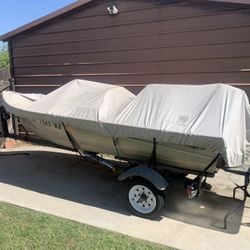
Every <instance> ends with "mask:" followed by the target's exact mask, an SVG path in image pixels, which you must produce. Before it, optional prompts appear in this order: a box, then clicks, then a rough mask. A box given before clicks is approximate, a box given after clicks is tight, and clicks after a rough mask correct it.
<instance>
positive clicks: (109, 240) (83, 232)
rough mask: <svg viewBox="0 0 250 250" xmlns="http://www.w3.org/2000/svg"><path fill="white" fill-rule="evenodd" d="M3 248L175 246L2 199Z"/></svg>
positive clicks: (0, 238) (0, 234)
mask: <svg viewBox="0 0 250 250" xmlns="http://www.w3.org/2000/svg"><path fill="white" fill-rule="evenodd" d="M0 249H4V250H8V249H95V250H96V249H110V250H111V249H141V250H142V249H143V250H146V249H172V248H168V247H165V246H162V245H158V244H154V243H151V242H147V241H143V240H139V239H136V238H132V237H129V236H125V235H122V234H119V233H115V232H112V231H108V230H104V229H99V228H96V227H92V226H88V225H85V224H81V223H77V222H73V221H70V220H66V219H62V218H58V217H56V216H52V215H47V214H44V213H40V212H35V211H32V210H29V209H25V208H21V207H17V206H13V205H10V204H6V203H3V202H0Z"/></svg>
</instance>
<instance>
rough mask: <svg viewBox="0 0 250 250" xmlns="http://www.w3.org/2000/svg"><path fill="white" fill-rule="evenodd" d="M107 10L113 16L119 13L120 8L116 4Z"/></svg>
mask: <svg viewBox="0 0 250 250" xmlns="http://www.w3.org/2000/svg"><path fill="white" fill-rule="evenodd" d="M107 10H108V13H109V15H111V16H114V15H117V14H118V13H119V10H118V8H117V7H116V6H115V5H112V6H110V7H108V8H107Z"/></svg>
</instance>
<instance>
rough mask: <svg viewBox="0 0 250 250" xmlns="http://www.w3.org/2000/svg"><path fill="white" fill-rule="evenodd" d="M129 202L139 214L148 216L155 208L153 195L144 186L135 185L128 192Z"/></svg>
mask: <svg viewBox="0 0 250 250" xmlns="http://www.w3.org/2000/svg"><path fill="white" fill-rule="evenodd" d="M128 197H129V202H130V204H131V206H132V207H133V208H134V209H135V210H136V211H137V212H139V213H141V214H149V213H151V212H153V211H154V209H155V207H156V198H155V195H154V193H153V192H152V191H151V190H150V189H149V188H148V187H146V186H143V185H135V186H133V187H132V188H131V189H130V190H129V194H128Z"/></svg>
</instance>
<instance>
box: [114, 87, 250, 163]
mask: <svg viewBox="0 0 250 250" xmlns="http://www.w3.org/2000/svg"><path fill="white" fill-rule="evenodd" d="M112 123H113V124H115V126H114V128H118V129H117V131H116V136H117V137H134V138H140V139H143V140H148V141H153V138H156V141H158V142H168V143H173V144H181V145H186V146H191V147H198V148H204V149H209V150H211V151H212V152H214V154H215V155H216V154H218V153H220V154H221V155H222V156H223V157H224V160H225V161H226V162H227V163H228V165H229V166H231V167H232V166H241V165H244V164H245V160H246V157H247V148H246V146H247V144H248V140H249V138H247V131H248V130H249V129H250V113H249V102H248V98H247V96H246V94H245V92H244V91H242V90H240V89H238V88H235V87H231V86H228V85H225V84H209V85H199V86H194V85H191V86H190V85H189V86H187V85H163V84H152V85H148V86H147V87H145V88H144V89H143V90H142V91H141V92H140V93H139V94H138V96H136V97H135V98H134V99H133V101H132V102H131V103H130V104H129V105H128V106H127V107H126V108H125V109H124V110H123V111H122V112H121V113H120V114H119V116H118V117H116V119H114V120H113V121H112ZM117 125H120V126H117ZM112 130H113V129H111V131H112ZM180 157H181V156H180Z"/></svg>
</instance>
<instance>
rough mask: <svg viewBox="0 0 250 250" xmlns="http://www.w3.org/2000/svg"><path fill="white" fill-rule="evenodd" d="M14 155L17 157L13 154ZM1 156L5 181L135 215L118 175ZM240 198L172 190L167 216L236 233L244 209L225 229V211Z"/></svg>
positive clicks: (45, 155)
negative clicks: (192, 195)
mask: <svg viewBox="0 0 250 250" xmlns="http://www.w3.org/2000/svg"><path fill="white" fill-rule="evenodd" d="M13 153H14V155H13ZM16 153H17V154H16V155H15V152H13V151H12V155H3V154H2V155H1V153H0V182H2V183H6V184H10V185H13V186H17V187H21V188H24V189H29V190H32V191H35V192H39V193H43V194H46V195H50V196H54V197H59V198H62V199H66V200H70V201H74V202H77V203H81V204H85V205H90V206H94V207H99V208H102V209H106V210H110V211H114V212H118V213H122V214H124V215H127V216H129V215H131V213H130V211H129V210H128V208H127V201H126V185H124V183H121V182H119V181H117V177H116V176H115V174H114V173H112V172H111V171H109V170H108V169H105V168H104V167H102V166H100V165H97V164H93V163H90V162H87V161H85V160H83V159H82V158H80V157H79V156H75V155H72V154H65V153H54V152H45V151H31V152H30V151H29V152H21V153H22V154H20V151H18V152H16ZM238 202H239V200H235V199H231V198H229V197H224V196H220V195H218V194H215V193H210V192H205V193H204V194H203V195H202V197H199V198H197V199H193V200H189V199H187V196H186V193H185V190H184V189H179V188H174V187H170V188H168V190H167V191H166V206H165V207H164V208H163V211H162V213H161V217H159V218H158V219H157V220H160V219H162V218H164V217H168V218H170V219H174V220H177V221H182V222H185V223H188V224H192V225H196V226H200V227H205V228H210V229H212V230H219V231H223V232H227V233H231V234H233V233H237V232H238V231H239V228H240V225H241V219H242V214H243V208H240V209H238V210H237V212H236V213H234V214H233V215H232V216H230V218H229V221H228V228H227V230H222V229H220V228H219V227H222V226H223V219H224V215H225V213H226V212H227V211H228V210H229V209H230V208H232V206H234V205H236V204H237V203H238Z"/></svg>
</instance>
